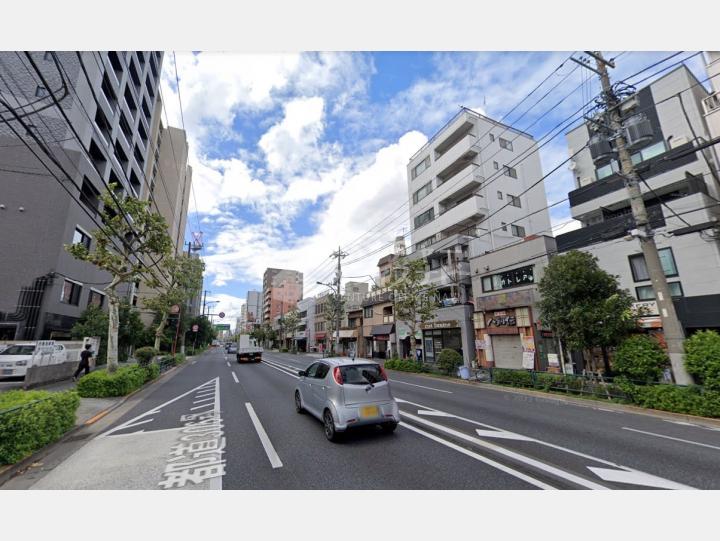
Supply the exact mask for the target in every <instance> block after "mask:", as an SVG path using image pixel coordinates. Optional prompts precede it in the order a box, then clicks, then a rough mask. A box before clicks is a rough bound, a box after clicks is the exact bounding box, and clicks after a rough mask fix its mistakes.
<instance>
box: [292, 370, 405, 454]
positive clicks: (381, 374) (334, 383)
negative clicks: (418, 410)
mask: <svg viewBox="0 0 720 541" xmlns="http://www.w3.org/2000/svg"><path fill="white" fill-rule="evenodd" d="M298 375H299V376H300V379H299V380H298V384H297V387H295V409H296V410H297V412H298V413H303V412H304V411H307V412H309V413H310V414H312V415H313V416H315V417H317V418H318V419H320V420H321V421H322V422H323V424H324V425H325V436H326V437H327V439H329V440H330V441H336V440H337V438H338V434H339V433H342V432H345V431H346V430H347V429H348V428H352V427H356V426H363V425H380V426H382V428H383V430H385V431H386V432H392V431H394V430H395V429H396V428H397V425H398V423H399V422H400V411H399V409H398V405H397V402H395V399H394V398H393V396H392V394H391V393H390V384H389V382H388V379H387V374H386V373H385V370H383V368H382V367H381V366H380V365H379V364H377V363H375V362H372V361H366V360H357V361H354V360H352V359H349V358H345V357H335V358H329V359H322V360H321V361H318V362H316V363H313V364H311V365H310V366H309V367H308V368H307V370H301V371H299V372H298Z"/></svg>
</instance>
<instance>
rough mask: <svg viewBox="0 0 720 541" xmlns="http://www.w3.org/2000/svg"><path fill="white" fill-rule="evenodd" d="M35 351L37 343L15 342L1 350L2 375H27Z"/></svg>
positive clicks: (0, 371) (0, 373) (0, 372)
mask: <svg viewBox="0 0 720 541" xmlns="http://www.w3.org/2000/svg"><path fill="white" fill-rule="evenodd" d="M34 353H35V344H33V343H28V344H14V345H12V346H10V347H8V348H7V349H4V350H3V351H0V376H2V377H12V376H23V377H24V376H25V374H26V373H27V368H28V364H30V361H32V358H33V354H34Z"/></svg>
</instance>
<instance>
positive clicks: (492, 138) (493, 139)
mask: <svg viewBox="0 0 720 541" xmlns="http://www.w3.org/2000/svg"><path fill="white" fill-rule="evenodd" d="M490 141H491V142H492V141H495V136H494V135H493V134H492V133H491V134H490Z"/></svg>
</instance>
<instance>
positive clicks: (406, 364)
mask: <svg viewBox="0 0 720 541" xmlns="http://www.w3.org/2000/svg"><path fill="white" fill-rule="evenodd" d="M385 368H387V369H388V370H400V371H401V372H424V371H425V369H424V368H423V364H422V362H420V361H410V360H406V359H388V360H387V361H385Z"/></svg>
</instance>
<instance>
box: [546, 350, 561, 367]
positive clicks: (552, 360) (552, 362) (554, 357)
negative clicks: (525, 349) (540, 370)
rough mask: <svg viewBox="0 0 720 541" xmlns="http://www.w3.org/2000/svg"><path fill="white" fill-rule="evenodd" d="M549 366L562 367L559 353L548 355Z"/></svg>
mask: <svg viewBox="0 0 720 541" xmlns="http://www.w3.org/2000/svg"><path fill="white" fill-rule="evenodd" d="M547 358H548V366H560V360H559V359H558V354H557V353H548V354H547Z"/></svg>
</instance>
